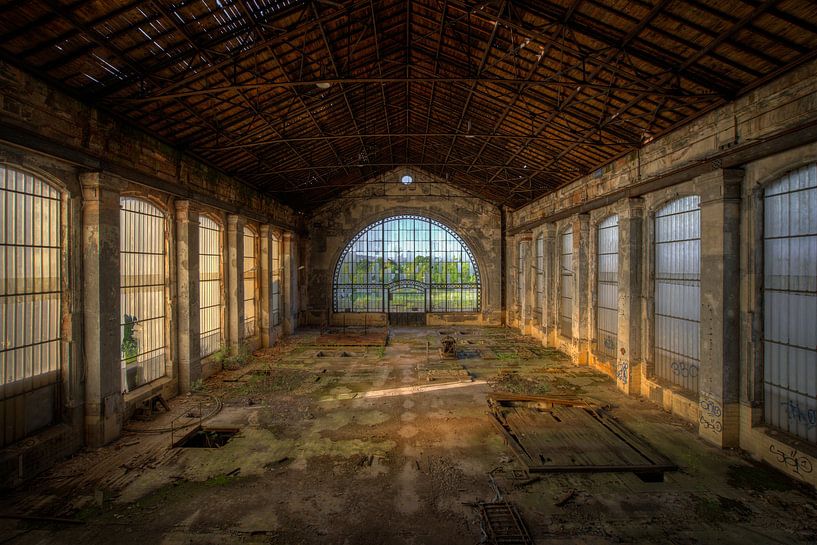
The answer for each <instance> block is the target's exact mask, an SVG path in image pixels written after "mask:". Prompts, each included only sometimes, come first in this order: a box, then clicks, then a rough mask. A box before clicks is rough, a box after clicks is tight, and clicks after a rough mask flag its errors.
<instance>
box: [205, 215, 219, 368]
mask: <svg viewBox="0 0 817 545" xmlns="http://www.w3.org/2000/svg"><path fill="white" fill-rule="evenodd" d="M221 285H222V281H221V226H219V224H218V223H216V222H215V221H213V220H212V219H210V218H208V217H206V216H201V217H200V218H199V343H200V346H201V356H202V357H204V356H209V355H210V354H212V353H213V352H215V351H216V350H218V349H219V347H220V346H221V343H222V338H223V337H222V332H221V327H222V326H221V289H222V288H221Z"/></svg>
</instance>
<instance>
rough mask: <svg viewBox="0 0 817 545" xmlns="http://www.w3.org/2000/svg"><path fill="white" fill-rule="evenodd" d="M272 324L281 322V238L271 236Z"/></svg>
mask: <svg viewBox="0 0 817 545" xmlns="http://www.w3.org/2000/svg"><path fill="white" fill-rule="evenodd" d="M271 292H272V293H270V297H272V301H271V306H272V317H271V320H272V325H278V324H280V323H281V239H279V238H278V237H272V290H271Z"/></svg>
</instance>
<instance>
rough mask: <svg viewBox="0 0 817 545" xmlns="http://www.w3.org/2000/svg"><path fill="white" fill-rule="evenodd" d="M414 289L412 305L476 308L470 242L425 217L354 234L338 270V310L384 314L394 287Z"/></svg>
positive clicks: (403, 219)
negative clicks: (410, 287) (467, 243)
mask: <svg viewBox="0 0 817 545" xmlns="http://www.w3.org/2000/svg"><path fill="white" fill-rule="evenodd" d="M406 283H408V284H411V285H412V286H416V287H418V288H419V289H417V290H415V292H416V293H415V294H414V295H412V296H411V297H412V299H411V300H410V301H406V303H407V304H410V305H411V307H412V308H414V307H416V308H421V309H423V310H424V311H425V310H428V309H429V308H430V310H431V311H432V312H476V311H478V310H479V308H480V282H479V271H478V269H477V266H476V261H475V260H474V257H473V254H472V253H471V250H470V249H469V248H468V246H467V245H466V244H465V243H464V242H463V241H462V239H461V238H460V237H459V236H457V235H456V234H455V233H454V232H453V231H451V230H450V229H448V228H447V227H445V226H443V225H441V224H439V223H437V222H435V221H433V220H430V219H428V218H424V217H420V216H394V217H391V218H387V219H384V220H381V221H378V222H375V223H373V224H371V225H369V226H368V227H366V228H365V229H364V230H363V231H361V232H360V233H358V234H357V235H355V237H354V238H353V239H352V240H351V242H349V244H348V245H347V246H346V248H345V249H344V251H343V254H342V255H341V258H340V260H339V261H338V264H337V267H336V268H335V277H334V284H333V293H334V310H335V312H384V310H385V309H386V306H387V305H386V302H387V296H388V293H389V290H390V289H391V288H398V287H401V286H403V285H404V284H406Z"/></svg>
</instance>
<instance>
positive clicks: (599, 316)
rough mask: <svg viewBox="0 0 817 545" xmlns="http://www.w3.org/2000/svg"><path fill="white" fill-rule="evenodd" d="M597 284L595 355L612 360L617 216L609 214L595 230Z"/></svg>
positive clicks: (615, 323)
mask: <svg viewBox="0 0 817 545" xmlns="http://www.w3.org/2000/svg"><path fill="white" fill-rule="evenodd" d="M598 259H599V263H598V269H597V275H598V284H597V287H596V290H597V297H598V300H597V310H596V330H597V331H596V340H597V346H596V352H597V353H598V354H599V355H601V356H608V357H609V358H611V359H612V360H615V358H616V349H617V347H618V216H617V215H612V216H610V217H608V218H605V219H604V220H602V221H601V223H599V227H598Z"/></svg>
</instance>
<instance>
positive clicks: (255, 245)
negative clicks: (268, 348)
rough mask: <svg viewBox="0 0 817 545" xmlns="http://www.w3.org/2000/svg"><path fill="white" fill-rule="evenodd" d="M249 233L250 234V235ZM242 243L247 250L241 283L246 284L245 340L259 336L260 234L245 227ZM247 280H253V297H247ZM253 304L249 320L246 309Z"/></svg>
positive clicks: (244, 255)
mask: <svg viewBox="0 0 817 545" xmlns="http://www.w3.org/2000/svg"><path fill="white" fill-rule="evenodd" d="M248 233H249V234H248ZM247 239H251V240H252V243H251V244H250V247H251V248H252V250H253V255H252V256H251V257H247V252H246V249H247ZM241 242H242V244H243V249H244V250H245V251H244V252H243V255H242V260H241V281H242V282H243V284H244V300H243V301H242V305H243V307H242V308H243V309H244V321H243V323H242V333H243V338H244V339H250V338H252V337H255V336H256V335H257V334H258V299H259V297H258V292H259V285H258V281H259V278H260V275H259V274H258V270H259V262H258V259H259V256H260V253H261V252H260V242H261V237H259V236H258V232H257V231H256V230H255V229H254V228H252V227H251V226H249V225H245V226H244V229H243V231H242V239H241ZM248 260H252V261H251V263H252V268H251V269H249V271H250V272H248V269H247V263H248ZM247 280H252V285H253V289H252V295H251V296H248V295H247V289H246V288H247ZM249 302H252V308H253V316H252V318H247V314H246V309H247V303H249Z"/></svg>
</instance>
